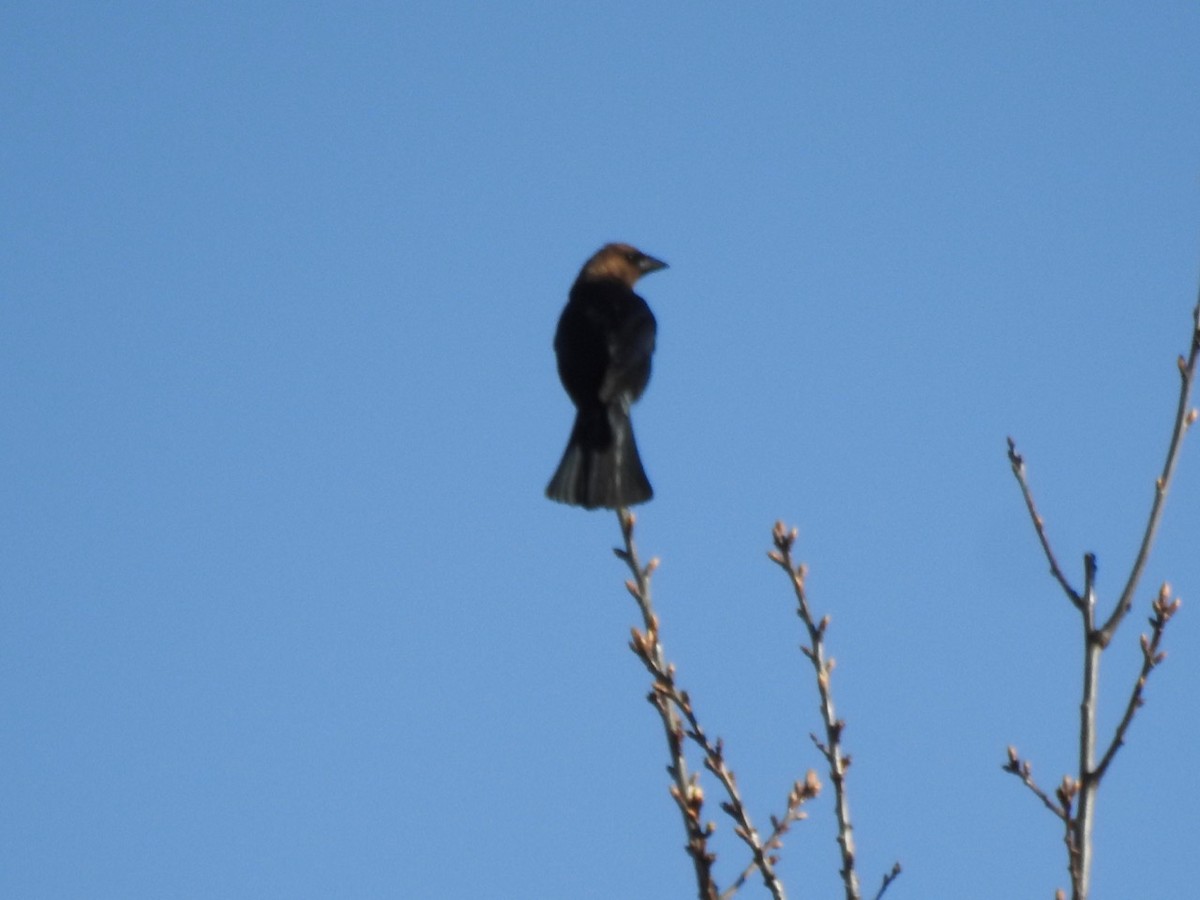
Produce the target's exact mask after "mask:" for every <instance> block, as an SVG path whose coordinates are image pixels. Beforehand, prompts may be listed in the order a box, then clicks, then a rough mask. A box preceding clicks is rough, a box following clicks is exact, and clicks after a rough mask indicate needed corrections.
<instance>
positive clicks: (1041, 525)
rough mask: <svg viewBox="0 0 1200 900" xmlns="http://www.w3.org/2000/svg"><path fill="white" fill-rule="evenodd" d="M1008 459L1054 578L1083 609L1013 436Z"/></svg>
mask: <svg viewBox="0 0 1200 900" xmlns="http://www.w3.org/2000/svg"><path fill="white" fill-rule="evenodd" d="M1008 461H1009V463H1011V464H1012V470H1013V474H1014V475H1015V476H1017V482H1018V483H1019V484H1020V485H1021V494H1022V495H1023V496H1024V497H1025V508H1026V509H1028V510H1029V518H1030V519H1032V520H1033V528H1034V531H1036V532H1037V536H1038V541H1040V542H1041V545H1042V552H1044V553H1045V554H1046V561H1047V562H1048V563H1050V574H1051V575H1053V576H1054V580H1055V581H1057V582H1058V583H1059V585H1060V586H1061V587H1062V589H1063V591H1064V592H1066V595H1067V596H1068V597H1069V598H1070V600H1071V602H1072V603H1073V604H1074V605H1075V606H1076V607H1078V608H1080V609H1082V608H1083V599H1082V598H1081V597H1080V595H1079V592H1078V591H1077V590H1075V588H1073V587H1071V583H1070V582H1069V581H1067V576H1066V575H1064V574H1063V571H1062V568H1061V567H1060V566H1059V564H1058V559H1057V558H1056V557H1055V556H1054V550H1053V549H1051V547H1050V539H1049V538H1048V537H1047V536H1046V523H1045V521H1044V520H1043V519H1042V517H1041V515H1039V514H1038V511H1037V505H1036V504H1035V503H1034V502H1033V492H1032V491H1031V490H1030V489H1029V482H1028V481H1027V480H1026V478H1025V457H1023V456H1022V455H1021V454H1020V453H1018V452H1017V445H1016V442H1015V441H1013V439H1012V438H1011V437H1010V438H1009V439H1008Z"/></svg>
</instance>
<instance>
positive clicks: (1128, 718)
mask: <svg viewBox="0 0 1200 900" xmlns="http://www.w3.org/2000/svg"><path fill="white" fill-rule="evenodd" d="M1179 607H1180V600H1179V598H1178V597H1176V598H1175V599H1174V600H1172V599H1171V586H1170V585H1169V584H1164V585H1163V586H1162V589H1161V590H1160V591H1159V592H1158V597H1156V598H1155V600H1154V603H1153V604H1151V609H1152V610H1153V611H1154V615H1153V616H1152V617H1151V618H1150V637H1149V638H1147V637H1146V635H1144V634H1143V635H1142V637H1141V645H1142V670H1141V672H1140V673H1139V674H1138V677H1137V681H1136V682H1134V685H1133V691H1132V692H1131V693H1130V695H1129V702H1128V703H1127V704H1125V714H1124V715H1123V716H1121V721H1120V723H1119V724H1118V725H1117V728H1116V731H1115V732H1114V733H1113V738H1112V742H1111V743H1110V744H1109V745H1108V749H1107V750H1106V751H1104V756H1103V757H1101V759H1100V762H1099V764H1098V765H1097V766H1096V769H1095V771H1094V772H1093V773H1092V777H1093V778H1094V779H1095V781H1096V782H1099V781H1100V779H1102V778H1103V777H1104V773H1105V772H1107V771H1108V766H1109V764H1110V763H1111V762H1112V761H1113V757H1114V756H1116V755H1117V751H1118V750H1119V749H1120V748H1121V747H1122V746H1124V744H1125V733H1126V732H1127V731H1128V730H1129V723H1130V722H1132V721H1133V715H1134V713H1136V712H1137V711H1138V710H1139V709H1141V707H1142V704H1143V703H1144V702H1145V701H1144V700H1143V699H1142V694H1143V693H1144V692H1145V689H1146V679H1147V678H1149V677H1150V673H1151V672H1153V671H1154V669H1155V668H1157V667H1158V665H1159V663H1161V662H1162V661H1163V660H1164V659H1166V656H1167V655H1166V653H1165V652H1163V651H1160V650H1159V646H1160V645H1161V644H1162V636H1163V632H1164V631H1165V630H1166V627H1167V623H1168V622H1169V621H1171V617H1172V616H1173V615H1175V613H1177V612H1178V611H1179Z"/></svg>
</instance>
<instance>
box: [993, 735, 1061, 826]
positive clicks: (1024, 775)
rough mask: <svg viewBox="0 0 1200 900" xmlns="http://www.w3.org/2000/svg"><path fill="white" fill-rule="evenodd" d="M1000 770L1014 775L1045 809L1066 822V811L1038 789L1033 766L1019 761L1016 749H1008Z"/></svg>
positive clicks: (1027, 762) (1025, 761)
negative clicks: (1005, 759)
mask: <svg viewBox="0 0 1200 900" xmlns="http://www.w3.org/2000/svg"><path fill="white" fill-rule="evenodd" d="M1001 768H1002V769H1004V771H1005V772H1011V773H1012V774H1013V775H1016V776H1017V777H1018V778H1020V779H1021V781H1022V783H1023V784H1024V785H1025V787H1027V788H1029V790H1031V791H1033V793H1034V796H1036V797H1037V798H1038V799H1039V800H1041V801H1042V803H1043V804H1044V805H1045V807H1046V809H1048V810H1050V812H1052V813H1054V815H1055V816H1056V817H1057V818H1059V819H1061V820H1062V821H1064V822H1066V821H1068V819H1069V815H1068V813H1067V811H1066V810H1065V809H1063V808H1062V807H1061V806H1059V805H1058V804H1057V803H1055V802H1054V801H1053V800H1052V799H1051V798H1050V795H1049V794H1047V793H1046V792H1045V791H1044V790H1042V789H1041V788H1040V787H1038V784H1037V782H1036V781H1034V780H1033V765H1032V764H1031V763H1030V762H1029V761H1028V760H1024V759H1021V758H1020V756H1018V755H1017V748H1016V747H1011V746H1010V747H1009V748H1008V762H1007V763H1005V764H1004V765H1003V766H1001Z"/></svg>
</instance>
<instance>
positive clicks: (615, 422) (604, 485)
mask: <svg viewBox="0 0 1200 900" xmlns="http://www.w3.org/2000/svg"><path fill="white" fill-rule="evenodd" d="M666 267H667V264H666V263H665V262H662V261H661V260H658V259H655V258H654V257H653V256H647V255H646V254H645V253H642V252H641V251H640V250H637V249H635V248H633V247H630V246H629V245H628V244H606V245H605V246H603V247H601V248H600V249H599V250H598V251H597V252H596V255H595V256H593V257H592V258H591V259H589V260H588V261H587V262H586V263H584V265H583V269H582V270H581V271H580V272H579V277H578V278H576V279H575V284H574V286H573V287H572V288H571V294H570V297H569V298H568V299H567V305H566V307H565V308H564V309H563V312H562V316H561V317H560V318H559V320H558V331H557V332H556V333H555V335H554V352H555V354H556V355H557V357H558V376H559V378H561V379H562V383H563V387H564V388H566V389H567V393H568V394H569V395H570V397H571V401H572V402H573V403H574V404H575V407H576V413H575V427H574V428H572V429H571V439H570V441H568V442H567V449H566V452H565V453H563V458H562V462H560V463H559V464H558V471H557V472H555V473H554V477H553V478H551V479H550V484H549V485H548V486H547V487H546V496H547V497H549V498H550V499H551V500H557V501H558V502H560V503H570V504H572V505H573V506H582V507H585V508H587V509H596V508H597V507H601V506H603V507H607V508H609V509H618V508H620V507H623V506H632V505H634V504H635V503H644V502H645V501H647V500H649V499H650V498H651V497H652V496H654V491H653V490H651V488H650V482H649V480H648V479H647V478H646V472H645V470H643V469H642V460H641V458H640V457H639V456H638V451H637V444H636V443H635V442H634V440H633V425H632V423H631V422H630V421H629V407H630V406H631V405H632V404H633V403H634V401H635V400H637V399H638V397H640V396H641V395H642V391H643V390H645V388H646V383H647V382H648V381H649V380H650V356H651V355H652V354H653V353H654V336H655V330H656V325H655V322H654V314H653V313H651V312H650V307H649V306H647V305H646V301H645V300H643V299H642V298H641V297H639V296H638V295H637V294H635V293H634V292H633V286H634V284H636V283H637V280H638V279H639V278H641V277H642V276H643V275H646V274H648V273H650V272H655V271H657V270H659V269H665V268H666Z"/></svg>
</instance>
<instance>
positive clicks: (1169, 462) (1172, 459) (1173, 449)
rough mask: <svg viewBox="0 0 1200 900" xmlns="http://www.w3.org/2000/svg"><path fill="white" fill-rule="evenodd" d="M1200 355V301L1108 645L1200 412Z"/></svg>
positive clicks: (1107, 631) (1107, 628)
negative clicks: (1198, 386)
mask: <svg viewBox="0 0 1200 900" xmlns="http://www.w3.org/2000/svg"><path fill="white" fill-rule="evenodd" d="M1198 356H1200V301H1198V302H1197V303H1196V308H1195V309H1194V310H1192V342H1191V347H1190V349H1189V350H1188V355H1187V358H1186V359H1185V358H1184V357H1182V356H1180V357H1179V359H1178V360H1177V361H1176V362H1177V365H1178V366H1179V403H1178V404H1177V406H1176V409H1175V422H1174V424H1173V425H1172V428H1171V440H1170V442H1169V443H1168V444H1167V458H1166V461H1165V462H1163V468H1162V473H1161V474H1160V475H1159V476H1158V478H1157V479H1156V480H1155V482H1154V503H1153V504H1151V506H1150V516H1149V519H1148V520H1147V522H1146V530H1145V532H1144V533H1143V534H1142V543H1141V546H1140V547H1138V554H1137V558H1136V559H1135V560H1134V562H1133V568H1132V569H1131V570H1130V572H1129V579H1128V580H1127V581H1126V582H1125V589H1124V590H1123V591H1121V596H1120V598H1119V599H1118V600H1117V605H1116V607H1115V608H1114V609H1113V611H1112V614H1111V615H1110V616H1109V617H1108V620H1107V621H1106V622H1105V623H1104V626H1103V627H1102V628H1101V629H1100V635H1101V641H1102V642H1103V643H1104V645H1105V646H1107V645H1108V642H1109V641H1110V640H1112V636H1113V634H1114V632H1116V630H1117V626H1118V625H1120V624H1121V619H1123V618H1124V617H1125V614H1126V613H1127V612H1129V609H1130V607H1131V606H1132V605H1133V595H1134V594H1135V593H1136V592H1137V585H1138V581H1139V580H1140V579H1141V577H1142V570H1143V569H1144V568H1145V566H1146V560H1148V559H1149V558H1150V548H1151V546H1152V545H1153V543H1154V535H1155V533H1156V532H1157V531H1158V523H1159V521H1160V520H1161V519H1162V511H1163V503H1164V501H1165V500H1166V499H1167V489H1168V488H1169V487H1170V485H1171V477H1172V476H1173V475H1174V474H1175V463H1176V461H1177V460H1178V459H1179V448H1180V446H1181V445H1182V444H1183V435H1184V432H1186V431H1187V429H1188V427H1189V426H1191V425H1192V424H1193V423H1194V422H1195V421H1196V410H1194V409H1189V408H1188V402H1189V399H1190V396H1191V392H1192V384H1193V382H1194V381H1195V379H1196V359H1197V357H1198Z"/></svg>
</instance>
